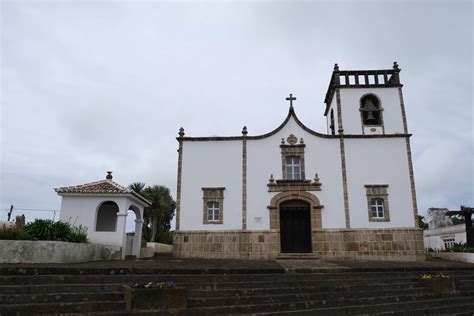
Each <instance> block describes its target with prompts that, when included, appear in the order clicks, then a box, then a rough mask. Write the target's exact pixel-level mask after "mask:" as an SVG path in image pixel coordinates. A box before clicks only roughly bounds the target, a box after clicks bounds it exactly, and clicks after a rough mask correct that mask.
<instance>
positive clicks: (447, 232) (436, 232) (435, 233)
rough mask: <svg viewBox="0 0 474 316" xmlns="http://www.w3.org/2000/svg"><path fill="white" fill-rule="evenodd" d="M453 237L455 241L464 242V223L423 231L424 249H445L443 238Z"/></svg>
mask: <svg viewBox="0 0 474 316" xmlns="http://www.w3.org/2000/svg"><path fill="white" fill-rule="evenodd" d="M451 237H454V239H455V240H456V243H465V242H466V227H465V225H464V224H459V225H453V226H448V227H440V228H435V229H427V230H424V231H423V241H424V244H425V249H428V248H432V249H439V250H443V249H445V246H444V240H443V239H444V238H451Z"/></svg>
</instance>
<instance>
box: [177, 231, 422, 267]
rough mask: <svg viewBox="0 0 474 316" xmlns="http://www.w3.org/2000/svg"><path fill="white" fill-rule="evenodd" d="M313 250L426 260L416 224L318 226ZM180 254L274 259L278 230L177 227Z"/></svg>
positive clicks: (335, 255) (331, 255)
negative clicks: (401, 225) (178, 229)
mask: <svg viewBox="0 0 474 316" xmlns="http://www.w3.org/2000/svg"><path fill="white" fill-rule="evenodd" d="M312 250H313V251H312V252H313V253H314V254H315V255H317V256H318V257H320V258H322V259H357V260H397V261H416V260H424V253H423V233H422V231H421V230H420V229H416V228H395V229H318V230H313V232H312ZM173 253H174V255H175V256H177V257H197V258H232V259H274V258H276V257H278V256H279V255H281V253H280V232H279V230H263V231H241V230H228V231H178V232H176V233H175V237H174V250H173Z"/></svg>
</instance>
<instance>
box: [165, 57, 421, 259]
mask: <svg viewBox="0 0 474 316" xmlns="http://www.w3.org/2000/svg"><path fill="white" fill-rule="evenodd" d="M399 73H400V68H399V67H398V64H397V63H396V62H395V63H394V64H393V67H392V68H391V69H384V70H339V67H338V65H337V64H336V65H335V66H334V71H333V73H332V76H331V79H330V82H329V87H328V90H327V92H326V96H325V99H324V103H325V110H324V116H325V117H326V122H327V130H326V131H325V132H317V131H314V130H313V129H311V128H310V127H308V126H306V125H304V124H303V123H302V122H301V121H300V119H299V118H298V117H297V115H296V113H295V110H294V108H293V101H294V100H296V98H295V97H293V96H292V95H291V94H290V96H289V97H288V98H286V100H288V101H289V103H290V108H289V112H288V115H287V116H286V118H285V119H284V121H283V123H282V124H281V125H280V126H278V127H277V128H276V129H274V130H273V131H271V132H268V133H266V134H263V135H249V134H248V132H247V128H246V127H243V129H242V134H241V135H238V136H230V137H215V136H214V137H190V136H187V135H185V133H184V129H183V128H181V129H180V131H179V137H178V138H177V140H178V143H179V149H178V154H179V157H178V180H177V208H176V233H175V237H174V254H175V255H176V256H179V257H200V258H241V259H273V258H278V257H288V256H289V257H291V256H308V257H318V258H322V259H336V258H337V259H360V260H370V259H374V260H421V259H422V253H423V234H422V231H421V230H420V229H419V228H418V225H417V223H418V221H417V205H416V193H415V181H414V176H413V164H412V158H411V150H410V136H411V134H410V133H409V132H408V128H407V118H406V115H405V105H404V102H403V94H402V86H403V85H402V84H401V83H400V77H399Z"/></svg>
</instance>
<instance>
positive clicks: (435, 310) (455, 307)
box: [256, 297, 474, 316]
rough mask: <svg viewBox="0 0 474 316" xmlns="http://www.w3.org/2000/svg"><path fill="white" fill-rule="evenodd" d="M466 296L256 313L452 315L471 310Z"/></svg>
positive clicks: (291, 314)
mask: <svg viewBox="0 0 474 316" xmlns="http://www.w3.org/2000/svg"><path fill="white" fill-rule="evenodd" d="M462 299H466V298H465V297H456V298H446V299H441V300H440V299H435V300H424V301H416V302H393V303H389V304H371V305H360V306H345V307H328V308H318V309H306V310H291V311H273V312H269V313H256V315H288V316H294V315H298V316H299V315H303V316H304V315H308V316H309V315H329V316H330V315H335V316H339V315H351V316H352V315H379V314H381V313H388V314H395V315H433V314H436V315H452V314H453V313H461V314H462V313H464V312H468V311H471V314H470V315H472V311H473V309H472V307H473V306H474V303H465V302H464V303H463V302H461V301H462Z"/></svg>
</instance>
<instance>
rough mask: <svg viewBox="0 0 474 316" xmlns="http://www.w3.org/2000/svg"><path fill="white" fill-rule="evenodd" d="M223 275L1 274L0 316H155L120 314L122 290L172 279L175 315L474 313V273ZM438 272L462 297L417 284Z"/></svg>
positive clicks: (262, 272) (150, 272)
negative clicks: (178, 290)
mask: <svg viewBox="0 0 474 316" xmlns="http://www.w3.org/2000/svg"><path fill="white" fill-rule="evenodd" d="M169 272H172V273H171V274H170V273H169ZM227 272H228V271H226V270H225V269H223V270H222V271H220V272H219V271H212V273H209V271H206V270H181V271H161V270H153V269H144V270H127V269H72V268H71V269H65V268H62V269H46V270H38V269H33V268H31V269H16V270H9V271H4V270H0V315H1V316H5V315H34V314H50V315H58V314H66V315H79V314H89V313H90V314H96V315H129V314H134V315H152V314H156V312H153V311H133V312H127V311H125V300H124V294H123V291H122V286H121V284H132V283H136V282H150V281H154V282H159V281H169V280H173V281H175V282H176V283H177V285H178V286H183V287H186V288H187V289H188V308H187V310H186V311H181V312H180V313H179V315H219V314H220V315H223V314H225V315H229V314H253V315H273V314H275V315H276V314H278V315H357V314H361V315H369V314H370V315H401V314H412V315H426V314H450V315H453V314H454V315H472V314H473V313H474V269H469V268H459V269H445V270H442V271H440V270H437V269H435V270H433V269H423V270H419V269H377V270H374V269H345V270H337V269H329V270H328V269H326V270H321V271H318V270H313V271H311V272H307V271H301V272H302V273H298V271H297V270H294V271H291V270H290V271H286V273H285V271H284V270H283V269H282V270H281V271H274V270H268V271H266V270H256V271H246V270H243V271H240V272H241V273H240V272H239V271H234V272H233V273H232V274H226V273H227ZM303 272H304V273H303ZM438 272H443V273H444V274H445V275H449V276H450V277H451V278H452V279H454V280H458V282H459V284H460V288H459V291H458V292H457V293H455V294H451V295H447V294H438V293H434V292H432V291H431V290H429V289H427V288H425V287H424V286H423V285H422V284H421V283H420V282H419V281H418V280H417V276H418V275H419V274H420V273H431V274H437V273H438ZM162 314H163V313H160V315H162Z"/></svg>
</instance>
